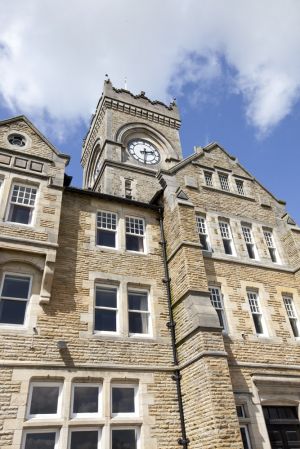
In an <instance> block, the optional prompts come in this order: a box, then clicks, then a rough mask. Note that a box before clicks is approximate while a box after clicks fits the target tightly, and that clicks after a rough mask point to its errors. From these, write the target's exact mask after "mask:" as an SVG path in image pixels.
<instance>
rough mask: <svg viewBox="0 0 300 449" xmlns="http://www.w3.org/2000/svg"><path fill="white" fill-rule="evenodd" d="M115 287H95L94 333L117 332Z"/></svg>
mask: <svg viewBox="0 0 300 449" xmlns="http://www.w3.org/2000/svg"><path fill="white" fill-rule="evenodd" d="M117 311H118V305H117V287H108V286H104V285H97V286H96V298H95V325H94V326H95V327H94V328H95V331H103V332H117Z"/></svg>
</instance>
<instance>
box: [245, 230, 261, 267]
mask: <svg viewBox="0 0 300 449" xmlns="http://www.w3.org/2000/svg"><path fill="white" fill-rule="evenodd" d="M242 231H243V236H244V240H245V243H246V247H247V251H248V255H249V257H250V259H257V258H258V257H257V251H256V246H255V244H254V241H253V236H252V230H251V228H250V227H249V226H242Z"/></svg>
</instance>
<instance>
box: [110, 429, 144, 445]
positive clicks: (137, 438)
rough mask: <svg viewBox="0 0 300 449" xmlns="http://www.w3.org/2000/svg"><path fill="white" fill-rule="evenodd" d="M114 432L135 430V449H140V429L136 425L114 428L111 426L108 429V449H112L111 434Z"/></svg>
mask: <svg viewBox="0 0 300 449" xmlns="http://www.w3.org/2000/svg"><path fill="white" fill-rule="evenodd" d="M114 430H135V431H136V449H140V437H141V428H140V426H137V425H134V424H133V425H130V424H126V425H124V426H120V425H118V426H114V425H112V426H111V428H110V445H109V447H110V449H112V433H113V431H114Z"/></svg>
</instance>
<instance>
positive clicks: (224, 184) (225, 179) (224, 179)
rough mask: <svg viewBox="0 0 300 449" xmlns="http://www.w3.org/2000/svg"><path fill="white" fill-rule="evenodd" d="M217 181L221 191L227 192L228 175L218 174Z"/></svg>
mask: <svg viewBox="0 0 300 449" xmlns="http://www.w3.org/2000/svg"><path fill="white" fill-rule="evenodd" d="M219 180H220V186H221V189H222V190H226V191H227V192H229V190H230V188H229V180H228V175H226V174H225V173H219Z"/></svg>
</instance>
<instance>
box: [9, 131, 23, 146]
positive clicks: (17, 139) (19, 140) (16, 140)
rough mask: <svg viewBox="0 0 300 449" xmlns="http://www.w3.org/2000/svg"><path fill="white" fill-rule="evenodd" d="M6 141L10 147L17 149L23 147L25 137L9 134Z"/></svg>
mask: <svg viewBox="0 0 300 449" xmlns="http://www.w3.org/2000/svg"><path fill="white" fill-rule="evenodd" d="M8 141H9V143H10V144H11V145H15V146H18V147H24V146H25V144H26V138H25V136H22V134H16V133H13V134H10V135H9V136H8Z"/></svg>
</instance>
